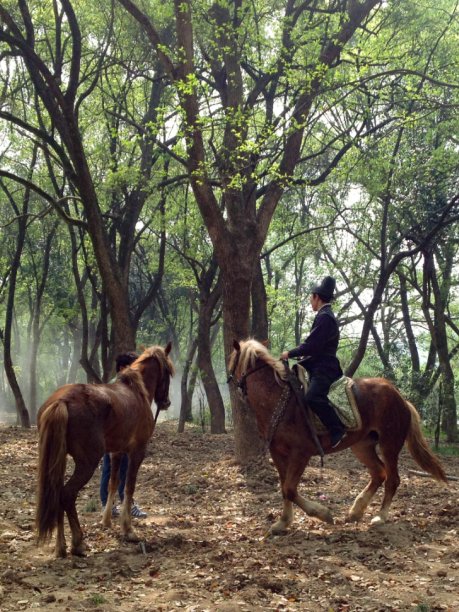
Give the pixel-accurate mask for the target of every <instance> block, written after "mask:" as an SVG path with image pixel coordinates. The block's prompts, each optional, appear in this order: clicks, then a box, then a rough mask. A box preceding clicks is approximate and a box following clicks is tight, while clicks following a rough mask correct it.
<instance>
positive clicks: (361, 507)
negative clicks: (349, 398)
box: [228, 339, 446, 534]
mask: <svg viewBox="0 0 459 612" xmlns="http://www.w3.org/2000/svg"><path fill="white" fill-rule="evenodd" d="M228 368H229V371H230V373H231V374H230V379H232V380H233V381H235V382H236V384H237V385H238V387H240V388H241V389H242V390H243V391H244V393H245V394H246V398H247V401H248V404H249V406H250V408H251V409H252V410H253V411H254V413H255V417H256V420H257V424H258V429H259V432H260V434H261V436H262V437H263V438H264V439H265V440H266V441H267V444H268V445H269V449H270V452H271V457H272V459H273V462H274V464H275V466H276V468H277V471H278V472H279V477H280V482H281V489H282V497H283V501H284V507H283V512H282V516H281V518H280V520H279V521H277V522H276V523H275V524H274V525H272V526H271V528H270V530H269V533H271V534H279V533H282V532H283V531H285V530H286V529H287V527H289V526H290V525H291V524H292V521H293V505H292V504H296V505H297V506H299V507H300V508H301V509H302V510H303V511H304V512H306V514H308V515H309V516H315V517H316V518H319V519H321V520H322V521H325V522H327V523H333V517H332V515H331V512H330V510H329V509H328V508H327V507H325V506H324V505H322V504H319V503H317V502H315V501H311V500H308V499H304V498H303V497H302V496H301V495H299V493H298V491H297V487H298V483H299V482H300V479H301V476H302V474H303V472H304V470H305V468H306V466H307V464H308V462H309V459H310V458H311V456H312V455H315V454H317V452H318V451H317V447H316V445H315V443H314V440H313V438H312V436H311V432H310V429H309V427H308V424H307V421H306V417H305V411H304V408H303V407H302V406H299V405H298V403H297V401H296V399H295V396H294V394H293V393H292V392H291V391H290V392H289V389H288V387H287V385H288V383H287V382H286V372H285V368H284V364H283V363H282V362H281V361H278V360H277V359H275V358H274V357H273V356H272V355H270V353H269V352H268V350H267V348H266V347H265V346H264V345H262V344H261V343H259V342H257V341H256V340H252V339H250V340H246V341H243V342H240V343H239V342H237V341H235V342H234V351H233V352H232V354H231V356H230V361H229V366H228ZM353 389H354V393H355V397H356V401H357V405H358V408H359V411H360V414H361V418H362V427H361V428H360V429H359V430H357V431H352V432H348V435H347V437H346V438H345V440H343V442H342V443H341V444H340V445H339V446H338V447H337V448H336V449H332V448H331V444H330V436H329V435H328V434H323V435H320V436H319V438H320V442H321V445H322V448H323V449H324V452H325V454H328V453H332V452H334V451H336V450H337V451H342V450H344V449H345V448H349V447H350V448H351V450H352V452H353V453H354V455H355V456H356V457H357V459H358V460H359V461H360V462H361V463H363V465H365V466H366V467H367V468H368V471H369V472H370V482H369V483H368V485H367V486H366V487H365V488H364V489H363V491H362V492H361V493H360V494H359V495H358V496H357V497H356V499H355V500H354V503H353V505H352V507H351V509H350V511H349V513H348V516H347V520H348V521H359V520H360V519H361V518H362V516H363V513H364V512H365V509H366V508H367V506H368V504H369V502H370V500H371V499H372V497H373V496H374V494H375V493H376V491H377V489H378V488H379V487H380V486H381V485H382V483H384V498H383V501H382V506H381V509H380V511H379V513H378V514H377V516H375V517H374V518H373V520H372V521H371V522H372V524H378V523H379V524H381V523H384V522H385V521H386V520H387V516H388V512H389V508H390V505H391V502H392V498H393V496H394V494H395V492H396V490H397V488H398V485H399V484H400V477H399V474H398V467H397V464H398V456H399V453H400V451H401V449H402V447H403V444H404V443H405V442H406V444H407V447H408V450H409V451H410V453H411V455H412V457H413V459H414V460H415V461H416V463H418V465H419V466H420V467H421V468H422V469H423V470H425V471H426V472H428V473H429V474H431V475H432V476H433V477H434V478H435V479H437V480H440V481H444V482H446V475H445V472H444V471H443V468H442V466H441V464H440V462H439V461H438V459H437V458H436V456H435V455H434V454H433V453H432V451H431V450H430V449H429V446H428V444H427V442H426V440H425V439H424V437H423V435H422V432H421V428H420V425H419V415H418V413H417V412H416V409H415V408H414V406H413V405H412V404H410V403H409V402H407V401H406V400H405V399H403V397H402V396H401V395H400V393H399V392H398V391H397V389H396V388H395V387H394V386H393V385H392V384H391V383H389V382H388V381H387V380H385V379H384V378H359V379H356V380H355V383H354V385H353ZM283 408H285V411H284V409H283ZM281 413H283V416H281V417H280V419H279V414H281ZM377 445H379V455H378V453H377V452H376V446H377Z"/></svg>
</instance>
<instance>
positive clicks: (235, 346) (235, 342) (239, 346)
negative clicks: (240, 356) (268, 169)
mask: <svg viewBox="0 0 459 612" xmlns="http://www.w3.org/2000/svg"><path fill="white" fill-rule="evenodd" d="M233 347H234V349H235V350H236V351H240V350H241V345H240V344H239V342H238V341H237V340H233Z"/></svg>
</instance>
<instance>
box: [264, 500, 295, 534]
mask: <svg viewBox="0 0 459 612" xmlns="http://www.w3.org/2000/svg"><path fill="white" fill-rule="evenodd" d="M292 523H293V504H292V502H291V501H290V500H289V499H285V497H284V508H283V510H282V514H281V517H280V519H279V520H278V521H277V522H276V523H274V525H271V527H270V528H269V530H268V535H269V534H272V535H280V534H282V533H284V532H285V531H286V530H287V529H288V528H289V527H290V525H291V524H292Z"/></svg>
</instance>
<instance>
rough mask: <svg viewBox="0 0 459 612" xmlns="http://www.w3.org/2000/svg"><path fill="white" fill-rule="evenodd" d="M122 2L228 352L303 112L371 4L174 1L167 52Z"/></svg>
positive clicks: (238, 427) (248, 452)
mask: <svg viewBox="0 0 459 612" xmlns="http://www.w3.org/2000/svg"><path fill="white" fill-rule="evenodd" d="M119 3H120V4H121V5H123V6H124V7H125V9H126V10H127V11H128V12H129V13H130V14H131V15H132V16H133V17H134V18H135V19H136V20H137V21H138V22H139V24H140V25H141V27H142V28H143V30H144V32H145V34H146V35H147V37H148V39H149V41H150V43H151V45H152V48H153V49H154V50H155V52H156V55H157V57H158V59H159V61H160V62H161V64H162V67H163V70H164V73H165V74H166V75H167V76H168V78H169V79H170V81H171V83H172V84H173V86H174V88H175V91H176V95H177V99H178V101H179V104H180V109H181V112H182V117H181V121H182V125H181V130H182V131H181V135H182V137H183V140H184V143H185V150H184V151H183V158H182V159H183V164H184V166H185V168H186V171H187V173H188V176H189V180H190V183H191V186H192V188H193V193H194V196H195V198H196V202H197V205H198V207H199V209H200V211H201V215H202V218H203V221H204V223H205V225H206V227H207V229H208V232H209V235H210V238H211V240H212V244H213V247H214V251H215V256H216V259H217V262H218V265H219V268H220V271H221V275H222V296H223V320H224V338H225V349H226V354H227V355H228V354H229V352H230V350H231V347H232V342H233V339H234V338H236V339H241V338H245V337H247V336H248V334H249V331H250V327H249V325H250V298H251V288H252V280H253V276H254V272H255V270H256V265H257V262H258V260H259V256H260V253H261V249H262V247H263V244H264V242H265V239H266V236H267V233H268V229H269V225H270V222H271V219H272V216H273V214H274V211H275V209H276V206H277V204H278V202H279V200H280V198H281V197H282V195H283V193H284V192H285V190H286V189H287V188H288V186H289V184H290V183H291V181H292V178H293V175H294V172H295V168H296V166H297V165H298V163H299V162H300V160H301V156H302V151H303V150H304V147H305V142H307V136H308V127H309V118H310V115H311V109H312V108H313V105H314V102H315V100H316V99H317V97H318V96H319V94H320V93H321V92H322V91H323V89H324V87H325V84H326V82H327V79H329V78H331V74H332V73H333V72H334V71H335V70H336V68H337V66H338V65H339V63H340V56H341V53H342V51H343V49H344V48H345V46H346V45H347V44H348V43H349V41H350V40H351V39H352V37H353V36H354V35H355V33H356V32H357V30H358V29H359V27H361V26H362V25H363V24H365V23H366V22H367V20H368V19H369V16H370V14H371V12H372V10H373V9H374V8H375V7H376V6H377V5H378V4H379V2H378V1H377V0H366V1H365V2H362V3H360V2H355V1H352V2H347V1H340V2H335V3H333V4H332V5H330V6H329V7H326V8H325V9H323V8H322V7H320V8H319V7H317V6H316V5H310V4H309V3H301V4H299V5H296V3H295V2H294V1H292V0H285V1H284V2H282V3H280V5H278V6H277V7H276V9H275V10H270V11H269V12H265V11H264V10H263V8H262V6H261V5H260V6H258V4H257V3H252V4H250V3H244V2H239V1H234V2H223V3H221V2H216V3H214V4H212V5H211V6H210V7H209V8H207V5H206V4H205V3H195V4H193V6H192V4H191V2H190V1H189V0H185V1H182V0H175V2H174V11H175V13H174V17H173V19H174V25H175V41H174V42H173V43H168V41H165V40H164V38H162V37H161V35H160V30H159V26H158V23H157V19H155V18H153V17H152V13H150V14H148V13H147V12H144V11H142V10H141V9H140V8H139V7H138V6H137V5H136V4H135V3H134V2H132V1H131V0H119ZM161 17H162V18H164V15H161ZM166 18H167V15H166ZM341 155H342V152H339V153H338V154H337V157H338V158H339V157H340V156H341ZM336 163H337V160H332V161H331V162H330V164H329V165H330V166H333V165H334V164H336ZM325 173H327V171H326V170H325ZM231 394H232V405H233V421H234V427H235V438H236V456H237V458H238V459H239V460H240V461H242V462H245V461H247V460H249V459H250V458H251V457H253V456H258V454H259V453H260V451H261V442H259V441H258V435H257V432H256V425H255V421H254V419H253V415H251V413H248V412H247V411H243V410H241V407H240V403H239V399H238V396H237V394H236V393H235V392H234V390H231Z"/></svg>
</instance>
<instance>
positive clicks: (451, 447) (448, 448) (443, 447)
mask: <svg viewBox="0 0 459 612" xmlns="http://www.w3.org/2000/svg"><path fill="white" fill-rule="evenodd" d="M434 450H435V452H436V453H437V455H440V456H442V457H459V446H458V445H457V444H440V446H439V447H438V448H436V449H434Z"/></svg>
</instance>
